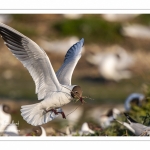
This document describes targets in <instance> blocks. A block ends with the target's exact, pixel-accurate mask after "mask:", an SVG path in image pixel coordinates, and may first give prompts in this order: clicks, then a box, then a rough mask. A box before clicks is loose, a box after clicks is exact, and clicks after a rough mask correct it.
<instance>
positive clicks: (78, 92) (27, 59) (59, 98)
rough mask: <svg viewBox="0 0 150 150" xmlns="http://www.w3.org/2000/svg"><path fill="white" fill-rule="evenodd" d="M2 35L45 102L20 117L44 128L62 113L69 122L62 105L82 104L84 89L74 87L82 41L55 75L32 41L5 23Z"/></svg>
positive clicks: (0, 27)
mask: <svg viewBox="0 0 150 150" xmlns="http://www.w3.org/2000/svg"><path fill="white" fill-rule="evenodd" d="M0 34H1V36H2V38H3V40H4V41H5V44H6V46H7V47H8V49H9V50H10V51H11V52H12V53H13V54H14V55H15V56H16V57H17V58H18V59H19V60H20V61H21V63H22V64H23V65H24V67H26V68H27V69H28V71H29V73H30V74H31V76H32V78H33V80H34V82H35V85H36V94H38V100H42V101H41V102H39V103H36V104H32V105H25V106H22V107H21V115H22V117H23V118H24V120H26V121H27V123H29V124H31V125H33V126H37V125H42V124H45V123H47V122H49V121H51V120H53V119H54V118H56V117H57V116H58V114H59V113H60V114H62V117H63V118H66V117H65V114H64V112H63V111H62V108H61V107H62V106H63V105H65V104H67V103H69V102H70V101H72V100H73V99H75V98H76V99H78V100H80V101H81V102H83V99H82V89H81V87H80V86H78V85H71V78H72V74H73V71H74V68H75V66H76V64H77V62H78V60H79V59H80V57H81V50H82V46H83V43H84V39H83V38H82V39H81V40H80V41H79V42H77V43H76V44H74V45H73V46H72V47H71V48H70V49H69V50H68V52H67V54H66V56H65V59H64V63H63V65H62V66H61V67H60V69H59V70H58V71H57V73H56V74H55V72H54V69H53V67H52V65H51V63H50V60H49V58H48V56H47V55H46V53H45V51H44V50H43V49H41V48H40V47H39V46H38V45H37V44H36V43H35V42H33V41H32V40H31V39H29V38H28V37H26V36H25V35H23V34H21V33H20V32H18V31H16V30H15V29H13V28H11V27H9V26H7V25H5V24H3V23H0Z"/></svg>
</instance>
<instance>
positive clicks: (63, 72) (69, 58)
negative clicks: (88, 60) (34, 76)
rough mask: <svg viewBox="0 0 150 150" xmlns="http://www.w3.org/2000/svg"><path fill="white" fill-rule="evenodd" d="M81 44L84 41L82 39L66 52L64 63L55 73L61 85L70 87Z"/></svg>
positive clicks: (79, 55)
mask: <svg viewBox="0 0 150 150" xmlns="http://www.w3.org/2000/svg"><path fill="white" fill-rule="evenodd" d="M83 43H84V39H83V38H82V39H81V40H80V41H79V42H77V43H76V44H74V45H73V46H72V47H71V48H70V49H69V50H68V51H67V54H66V56H65V60H64V63H63V65H62V66H61V67H60V69H59V70H58V71H57V73H56V76H57V78H58V80H59V82H60V83H61V84H64V85H71V78H72V74H73V71H74V68H75V66H76V64H77V62H78V60H79V59H80V57H81V49H82V46H83Z"/></svg>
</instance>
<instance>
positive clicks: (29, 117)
mask: <svg viewBox="0 0 150 150" xmlns="http://www.w3.org/2000/svg"><path fill="white" fill-rule="evenodd" d="M20 111H21V115H22V117H23V119H24V120H26V122H27V123H29V124H31V125H33V126H37V125H42V124H45V123H47V122H49V121H51V120H53V119H54V118H56V117H57V116H58V115H55V113H54V112H53V111H49V112H47V113H46V112H45V111H44V109H43V108H41V103H36V104H32V105H24V106H21V110H20ZM56 111H57V112H62V109H61V108H57V109H56Z"/></svg>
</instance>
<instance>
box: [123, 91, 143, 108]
mask: <svg viewBox="0 0 150 150" xmlns="http://www.w3.org/2000/svg"><path fill="white" fill-rule="evenodd" d="M144 99H145V96H144V95H143V94H141V93H132V94H130V95H129V96H128V97H127V98H126V100H125V103H124V107H125V110H126V111H130V109H131V105H132V104H133V103H134V104H136V105H137V106H140V105H141V103H142V101H143V100H144Z"/></svg>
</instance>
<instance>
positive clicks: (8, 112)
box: [3, 104, 11, 114]
mask: <svg viewBox="0 0 150 150" xmlns="http://www.w3.org/2000/svg"><path fill="white" fill-rule="evenodd" d="M3 111H4V112H5V113H7V114H10V113H11V109H10V107H9V106H8V105H5V104H4V105H3Z"/></svg>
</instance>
